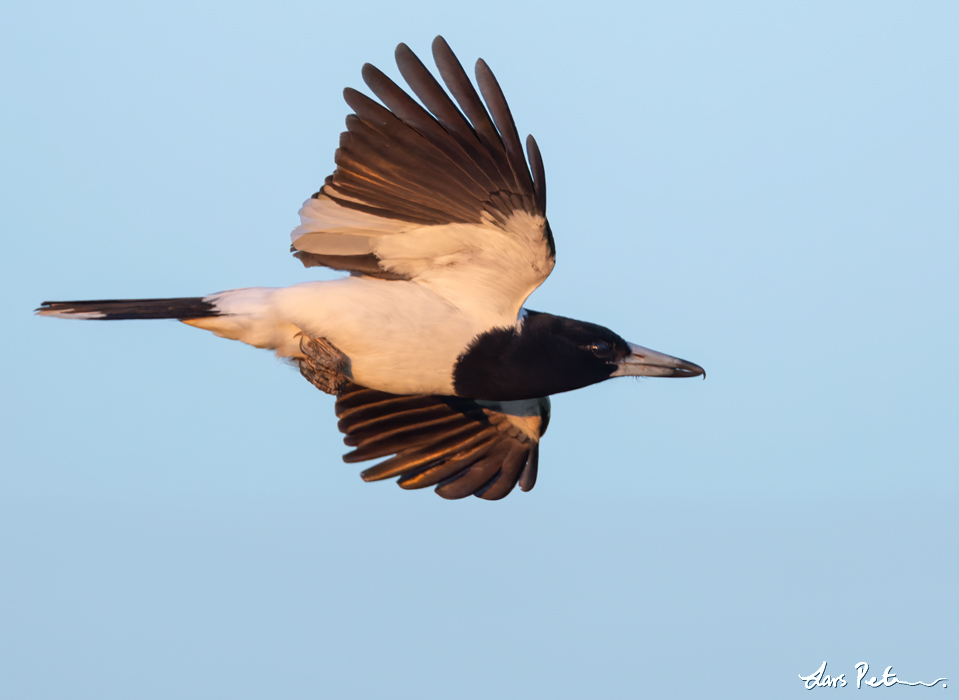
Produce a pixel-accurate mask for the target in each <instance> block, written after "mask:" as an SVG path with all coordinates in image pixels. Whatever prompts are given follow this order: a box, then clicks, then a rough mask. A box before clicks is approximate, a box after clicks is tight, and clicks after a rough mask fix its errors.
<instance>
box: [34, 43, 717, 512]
mask: <svg viewBox="0 0 959 700" xmlns="http://www.w3.org/2000/svg"><path fill="white" fill-rule="evenodd" d="M433 56H434V59H435V61H436V65H437V67H438V69H439V73H440V76H441V78H442V80H443V82H444V83H445V85H446V89H444V88H443V86H442V85H441V84H440V83H439V82H438V81H437V80H436V79H435V78H434V77H433V76H432V74H431V73H430V72H429V71H428V70H427V69H426V67H425V66H424V65H423V64H422V63H421V62H420V60H419V59H418V58H417V57H416V56H415V55H414V54H413V52H412V51H411V50H410V49H409V48H408V47H407V46H406V45H404V44H400V45H399V47H398V48H397V50H396V60H397V64H398V66H399V69H400V73H401V74H402V76H403V78H404V79H405V80H406V82H407V83H408V84H409V86H410V88H411V89H412V91H413V92H414V93H415V94H416V96H417V97H418V98H419V99H420V102H421V103H422V104H420V103H418V102H417V101H416V100H414V99H413V98H412V97H410V96H409V95H408V94H407V93H406V92H404V91H403V90H402V89H401V88H399V87H398V86H397V85H396V84H395V83H393V82H392V81H391V80H390V79H389V78H387V77H386V76H385V75H384V74H383V73H381V72H380V71H379V70H377V69H376V68H374V67H373V66H371V65H369V64H367V65H366V66H364V68H363V79H364V80H365V82H366V84H367V85H368V86H369V88H370V89H371V90H372V91H373V93H374V94H375V95H376V97H378V98H379V99H380V101H381V102H382V104H379V103H377V102H375V101H374V100H372V99H371V98H369V97H366V96H365V95H363V94H361V93H359V92H356V91H355V90H352V89H347V90H346V91H345V92H344V96H345V98H346V101H347V103H348V104H349V106H350V107H351V108H352V109H353V110H354V113H353V114H351V115H350V116H348V117H347V120H346V124H347V131H346V132H344V133H343V134H342V136H341V138H340V147H339V148H338V149H337V151H336V156H335V161H336V170H335V171H334V173H333V174H332V175H331V176H329V177H328V178H327V179H326V182H325V184H324V185H323V186H322V187H321V188H320V190H319V192H317V193H316V194H314V195H313V197H312V198H310V199H309V200H307V201H306V202H305V203H304V205H303V207H302V209H301V210H300V221H301V223H300V225H299V226H298V227H297V228H296V229H295V230H294V231H293V233H292V250H293V253H294V255H295V256H296V257H297V258H298V259H299V260H300V261H301V262H302V263H303V264H304V265H306V266H308V267H310V266H325V267H329V268H333V269H336V270H342V271H346V272H349V273H350V276H349V277H345V278H343V279H339V280H333V281H323V282H310V283H305V284H298V285H294V286H292V287H287V288H262V287H255V288H248V289H237V290H230V291H226V292H220V293H217V294H211V295H209V296H205V297H193V298H183V299H146V300H101V301H81V302H44V304H43V305H42V306H41V307H40V309H38V310H37V311H38V313H39V314H41V315H46V316H60V317H71V318H84V319H100V320H113V319H131V318H176V319H179V320H181V321H183V322H184V323H188V324H190V325H193V326H196V327H198V328H203V329H206V330H210V331H212V332H213V333H215V334H216V335H219V336H222V337H225V338H230V339H234V340H240V341H242V342H245V343H248V344H250V345H253V346H256V347H260V348H268V349H271V350H273V351H275V352H276V354H277V355H278V356H280V357H283V358H289V359H290V360H292V361H294V362H297V363H298V364H299V365H300V368H301V371H302V372H303V374H304V376H306V377H307V378H308V379H310V381H312V382H313V383H314V384H315V385H317V386H318V387H320V388H321V389H323V390H325V391H328V392H330V393H335V394H337V402H336V412H337V416H338V417H339V419H340V422H339V427H340V430H341V431H342V432H344V433H345V434H346V437H345V442H346V444H347V445H349V446H351V447H354V448H355V449H354V451H353V452H351V453H349V454H348V455H346V457H344V459H345V460H346V461H348V462H356V461H363V460H366V459H375V458H381V457H389V459H387V460H386V461H385V462H382V463H380V464H378V465H376V466H374V467H372V468H370V469H368V470H366V471H365V472H364V473H363V477H364V479H367V480H376V479H383V478H389V477H399V483H400V485H401V486H403V487H404V488H418V487H422V486H433V485H437V489H436V490H437V492H438V493H439V494H440V495H441V496H444V497H447V498H459V497H462V496H466V495H470V494H475V495H477V496H481V497H483V498H491V499H492V498H501V497H503V496H505V495H506V494H507V493H509V492H510V490H511V489H512V488H513V487H514V486H515V485H516V484H517V483H518V484H519V485H520V487H521V488H523V489H524V490H528V489H530V488H532V486H533V483H534V482H535V478H536V471H537V461H538V444H539V439H540V437H541V436H542V434H543V432H544V431H545V429H546V425H547V423H548V421H549V399H548V397H549V395H550V394H555V393H559V392H563V391H570V390H572V389H578V388H581V387H584V386H588V385H590V384H594V383H597V382H600V381H603V380H605V379H609V378H611V377H616V376H628V375H633V376H635V375H644V376H665V377H689V376H698V375H702V374H703V370H702V368H700V367H698V366H697V365H694V364H692V363H689V362H686V361H684V360H680V359H678V358H674V357H671V356H669V355H663V354H661V353H657V352H654V351H651V350H647V349H646V348H642V347H640V346H638V345H633V344H631V343H627V342H626V341H625V340H623V339H622V338H621V337H619V336H618V335H616V334H615V333H613V332H612V331H610V330H609V329H606V328H603V327H602V326H597V325H595V324H590V323H585V322H581V321H575V320H572V319H568V318H563V317H559V316H553V315H551V314H545V313H538V312H534V311H529V310H526V309H524V308H523V303H524V302H525V301H526V298H527V297H528V296H529V295H530V294H531V293H532V292H533V290H534V289H536V288H537V287H538V286H539V285H540V284H542V282H543V281H544V280H545V279H546V277H547V276H548V275H549V273H550V272H551V271H552V269H553V265H554V263H555V256H556V248H555V244H554V241H553V236H552V232H551V231H550V227H549V223H548V221H547V219H546V182H545V170H544V168H543V161H542V157H541V156H540V152H539V149H538V147H537V145H536V141H535V140H534V139H533V137H532V136H530V137H529V138H528V139H527V141H526V150H527V154H528V158H529V164H527V159H526V157H525V156H524V154H523V149H522V145H521V143H520V140H519V136H518V134H517V130H516V126H515V124H514V121H513V117H512V115H511V114H510V111H509V107H508V106H507V104H506V100H505V98H504V96H503V93H502V91H501V90H500V87H499V84H498V83H497V82H496V79H495V78H494V77H493V74H492V72H491V71H490V69H489V67H488V66H487V65H486V63H485V62H483V61H482V60H480V61H478V62H477V64H476V78H477V83H478V85H479V89H480V93H481V95H482V99H481V97H480V95H479V94H477V92H476V90H475V88H474V87H473V84H472V83H471V82H470V80H469V78H468V77H467V75H466V73H465V71H464V70H463V68H462V67H461V65H460V63H459V61H458V60H457V59H456V57H455V56H454V55H453V53H452V51H451V50H450V48H449V46H448V45H447V44H446V42H445V41H444V40H443V39H442V38H441V37H437V39H436V40H435V41H434V42H433ZM451 96H452V97H451ZM454 100H455V102H454ZM484 101H485V106H484ZM390 455H392V457H390Z"/></svg>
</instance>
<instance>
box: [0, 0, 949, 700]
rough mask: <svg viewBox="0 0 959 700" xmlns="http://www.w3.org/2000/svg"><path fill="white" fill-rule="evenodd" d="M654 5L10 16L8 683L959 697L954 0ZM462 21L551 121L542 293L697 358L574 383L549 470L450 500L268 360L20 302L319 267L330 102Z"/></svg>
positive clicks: (563, 403)
mask: <svg viewBox="0 0 959 700" xmlns="http://www.w3.org/2000/svg"><path fill="white" fill-rule="evenodd" d="M663 5H664V4H663V3H646V2H640V3H635V2H631V3H621V4H616V3H593V4H590V5H581V4H567V5H554V6H549V7H547V5H546V4H543V3H524V2H495V1H494V2H487V3H484V4H482V5H476V4H470V5H458V4H455V3H438V2H437V3H431V2H421V1H416V0H414V1H413V2H408V3H402V4H400V3H379V2H368V3H363V4H347V3H322V2H314V3H306V2H302V3H295V2H279V3H271V4H270V6H267V5H265V4H264V5H260V4H249V3H243V2H239V3H236V2H235V3H220V4H217V3H203V2H190V3H180V2H163V3H133V4H131V3H108V2H94V3H91V4H78V3H45V2H31V3H21V4H19V5H17V6H13V5H10V6H8V7H7V8H6V9H5V11H4V20H3V22H2V23H0V59H2V63H3V65H4V66H5V70H4V71H2V76H0V81H2V83H0V92H2V94H3V95H4V99H3V108H2V111H0V120H2V130H3V138H2V158H0V162H2V171H0V178H2V180H0V187H2V195H0V201H2V206H3V219H2V220H3V227H4V229H5V235H4V241H5V244H6V251H7V252H6V254H5V255H4V257H3V274H2V275H0V289H2V295H0V314H2V318H3V323H4V328H5V329H6V331H5V334H4V342H3V343H2V344H0V353H2V362H3V367H4V368H5V370H4V372H3V373H2V392H0V431H2V432H0V437H2V448H0V449H2V453H0V459H2V467H0V561H2V562H3V564H2V571H0V589H2V594H0V684H2V686H3V687H4V688H5V690H4V692H3V693H2V694H3V695H4V696H5V697H16V698H65V697H69V698H98V699H102V698H130V697H136V698H171V697H177V698H194V697H195V698H210V697H230V698H262V697H284V698H317V697H321V698H334V697H355V698H418V699H419V698H490V697H501V698H529V697H542V698H587V697H590V698H597V697H656V698H671V697H677V698H685V697H736V698H752V697H755V698H768V697H793V696H797V695H800V694H804V693H807V692H810V691H806V690H804V689H803V687H802V683H801V682H800V681H799V679H798V677H797V676H798V675H799V674H803V675H806V674H809V673H812V672H813V671H814V670H815V669H816V668H817V667H818V666H819V665H820V664H821V663H822V662H823V661H824V660H825V661H828V664H829V666H828V672H830V673H831V674H834V675H838V674H839V673H845V674H846V676H845V677H846V679H847V680H849V681H851V683H850V685H849V686H848V687H846V688H842V689H836V690H828V689H818V690H815V691H811V692H815V693H820V694H822V693H829V694H830V695H843V696H846V695H849V694H851V693H856V692H867V691H866V690H863V691H856V690H855V687H854V680H855V672H854V665H855V664H856V663H857V662H859V661H866V662H868V663H869V664H870V671H869V675H870V676H871V675H881V674H882V670H883V669H884V668H885V667H886V666H888V665H892V666H893V670H894V671H895V672H897V673H898V674H899V675H900V676H901V677H902V679H903V680H907V681H915V680H923V681H931V680H933V679H935V678H936V677H940V676H946V677H949V678H951V679H955V680H954V683H955V684H956V685H953V684H950V685H949V687H948V688H947V689H945V690H943V689H942V687H941V685H940V687H938V688H937V689H935V690H930V689H923V688H903V687H900V688H897V689H895V690H888V689H884V690H868V692H870V693H878V694H882V693H892V694H895V695H897V696H905V695H910V696H912V695H915V696H916V697H919V696H926V695H936V696H937V697H942V696H943V695H944V694H947V693H948V694H950V695H951V694H954V693H955V690H954V687H959V663H957V659H959V641H957V640H959V636H957V634H956V629H957V623H959V606H957V604H956V592H955V591H956V582H957V580H959V564H957V551H959V516H957V514H956V498H957V495H959V473H957V462H959V430H957V426H959V409H957V406H959V401H957V396H959V380H957V370H956V367H955V364H956V359H955V358H956V356H957V352H959V330H957V329H959V324H957V320H959V318H957V311H956V300H957V298H959V274H957V269H959V244H957V234H959V204H957V193H959V129H957V128H956V125H957V124H959V92H957V90H956V87H957V85H959V42H957V41H956V37H957V35H959V6H957V5H956V4H955V3H951V2H938V3H936V2H929V3H922V4H921V6H920V5H918V4H907V3H885V2H860V3H855V2H849V3H841V4H840V3H834V2H804V3H790V4H786V3H775V4H773V3H758V2H756V3H742V2H730V3H695V2H693V3H681V4H680V3H672V4H671V5H672V6H670V7H664V6H663ZM437 33H442V34H443V35H444V36H445V37H446V38H447V39H448V41H449V42H450V44H451V45H452V47H453V49H454V50H455V51H456V52H457V54H458V55H459V57H460V58H461V60H462V61H463V62H464V64H466V65H471V64H472V63H473V61H474V60H475V59H476V58H477V57H480V56H482V57H483V58H485V59H486V60H487V61H488V62H489V64H490V65H491V67H492V68H493V70H494V71H495V72H496V75H497V77H498V78H499V80H500V82H501V84H502V85H503V88H504V90H505V92H506V95H507V97H508V99H509V100H510V104H511V107H512V110H513V113H514V115H515V117H516V119H517V122H518V125H519V129H520V131H521V133H522V134H524V135H525V134H526V133H529V132H532V133H534V134H535V135H536V137H537V140H538V141H539V143H540V146H541V148H542V151H543V154H544V159H545V161H546V167H547V176H548V181H549V197H550V199H549V213H550V221H551V223H552V227H553V230H554V233H555V235H556V241H557V247H558V262H557V266H556V270H555V272H554V273H553V275H552V277H551V278H550V280H549V281H548V282H547V284H546V285H545V286H544V287H543V288H542V289H540V290H538V291H537V292H536V293H535V294H534V295H533V296H532V297H531V299H530V301H529V304H528V305H529V306H530V308H533V309H539V310H548V311H552V312H554V313H559V314H563V315H567V316H572V317H575V318H582V319H587V320H590V321H594V322H597V323H602V324H604V325H608V326H610V327H612V328H613V329H614V330H616V331H617V332H619V333H620V334H621V335H623V336H625V337H627V338H629V339H630V340H632V341H634V342H638V343H641V344H643V345H647V346H649V347H652V348H655V349H657V350H661V351H663V352H667V353H671V354H675V355H679V356H681V357H685V358H688V359H690V360H693V361H695V362H697V363H700V364H702V365H703V366H704V367H706V369H707V370H708V372H709V376H708V379H707V380H706V381H671V380H645V381H636V380H618V381H613V382H608V383H606V384H604V385H600V386H595V387H591V388H589V389H586V390H583V391H579V392H575V393H572V394H567V395H561V396H557V397H555V398H554V400H553V420H552V423H551V425H550V428H549V432H548V433H547V435H546V438H545V440H544V443H543V450H542V457H541V470H540V479H539V483H538V484H537V486H536V489H535V490H534V491H533V492H531V493H529V494H523V493H519V492H517V493H514V494H513V495H511V496H510V497H509V498H507V499H506V500H505V501H501V502H498V503H485V502H481V501H479V500H477V499H469V500H465V501H460V502H452V503H450V502H445V501H443V500H442V499H440V498H438V497H437V496H435V495H433V494H432V493H431V492H430V491H423V492H414V493H406V492H403V491H401V490H400V489H398V488H397V487H396V486H395V485H393V484H390V483H386V484H382V483H381V484H364V483H363V482H362V481H361V480H360V479H359V477H358V471H359V469H358V468H357V467H356V466H351V465H345V464H343V463H342V462H341V461H340V455H341V454H342V453H343V452H344V451H345V450H344V448H343V446H342V444H341V443H340V438H339V435H338V433H337V431H336V421H335V420H334V417H333V414H332V407H333V401H332V399H331V398H329V397H326V396H324V395H321V394H320V393H319V392H317V391H316V390H315V389H313V388H312V387H311V386H310V385H309V384H307V383H306V382H304V381H303V380H302V379H301V378H300V377H299V375H298V374H297V372H296V371H295V370H293V369H290V368H288V367H286V366H285V365H283V364H281V363H278V362H277V361H276V360H274V359H272V358H271V356H270V355H269V354H268V353H265V352H263V351H257V350H254V349H251V348H248V347H245V346H241V345H239V344H237V343H229V342H227V341H224V340H221V339H218V338H215V337H213V336H212V335H210V334H207V333H203V332H200V331H197V330H195V329H192V328H188V327H186V326H183V325H181V324H177V323H175V322H130V323H116V324H95V323H79V322H63V321H55V320H49V319H40V318H35V317H33V316H32V309H33V308H34V307H36V306H37V304H38V303H39V302H41V301H44V300H47V299H53V300H56V299H86V298H89V299H96V298H111V297H114V298H115V297H154V296H190V295H198V294H206V293H211V292H215V291H220V290H223V289H229V288H234V287H242V286H253V285H257V286H259V285H263V286H266V285H288V284H292V283H295V282H298V281H303V280H308V279H314V278H316V277H317V275H324V274H325V275H326V276H327V277H332V276H333V275H332V274H330V273H323V272H320V273H317V272H316V271H315V270H304V269H303V268H301V267H300V265H299V263H297V262H296V261H295V260H294V259H293V258H291V257H290V255H289V254H288V245H289V239H288V233H289V231H290V230H291V229H292V228H293V227H294V226H295V225H296V223H297V218H296V211H297V209H298V207H299V205H300V203H301V202H302V201H303V200H304V199H305V198H306V197H308V196H309V195H310V194H311V193H312V192H314V191H315V189H316V188H317V187H318V185H319V184H321V183H322V181H323V178H324V177H325V176H326V175H327V174H328V173H329V172H331V170H332V168H333V160H332V158H333V150H334V148H335V146H336V144H337V138H338V134H339V132H340V131H341V130H342V128H343V118H344V117H345V115H346V113H347V111H348V109H347V107H346V105H345V104H344V103H343V101H342V98H341V90H342V88H343V87H344V86H347V85H350V86H354V87H362V81H361V79H360V67H361V66H362V64H363V63H364V62H366V61H370V62H372V63H374V64H376V65H377V66H379V67H380V68H382V69H384V70H386V72H387V73H388V74H390V75H392V76H394V77H396V76H397V75H398V73H397V71H396V70H395V67H394V64H393V59H392V51H393V48H394V47H395V45H396V44H397V43H398V42H400V41H405V42H407V43H408V44H409V45H410V46H411V47H412V48H413V50H414V51H416V52H417V53H418V54H419V55H420V56H421V57H422V58H424V59H425V60H427V62H428V63H429V64H430V65H431V61H430V60H429V44H430V41H431V40H432V38H433V36H434V35H435V34H437Z"/></svg>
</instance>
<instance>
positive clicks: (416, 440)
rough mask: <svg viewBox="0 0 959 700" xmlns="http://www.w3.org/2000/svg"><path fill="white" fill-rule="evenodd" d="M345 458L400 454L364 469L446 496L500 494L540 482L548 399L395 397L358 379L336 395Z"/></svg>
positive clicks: (366, 475)
mask: <svg viewBox="0 0 959 700" xmlns="http://www.w3.org/2000/svg"><path fill="white" fill-rule="evenodd" d="M336 415H337V417H338V418H339V419H340V422H339V429H340V431H341V432H343V433H344V434H345V437H344V438H343V442H345V443H346V444H347V445H349V446H350V447H355V448H356V449H354V450H353V451H352V452H349V453H348V454H346V455H344V456H343V461H345V462H362V461H364V460H367V459H375V458H377V457H386V456H388V455H395V456H394V457H391V458H390V459H387V460H385V461H383V462H380V463H379V464H377V465H375V466H373V467H370V468H369V469H367V470H366V471H364V472H363V473H362V477H363V479H364V480H365V481H378V480H380V479H388V478H390V477H397V476H398V477H399V480H398V483H399V485H400V486H401V487H402V488H404V489H418V488H423V487H426V486H436V493H438V494H439V495H440V496H442V497H443V498H463V497H465V496H469V495H470V494H472V495H474V496H478V497H479V498H485V499H487V500H496V499H499V498H503V497H504V496H506V495H507V494H508V493H509V492H510V491H512V490H513V487H515V486H516V484H517V483H518V484H519V487H520V488H521V489H522V490H523V491H529V490H530V489H531V488H533V485H534V484H535V483H536V470H537V465H538V460H539V439H540V437H541V436H542V434H543V433H544V432H546V426H547V424H548V423H549V399H548V398H542V399H532V400H529V401H508V402H500V403H493V402H487V401H473V400H470V399H459V398H455V397H451V396H396V395H394V394H387V393H384V392H382V391H373V390H372V389H367V388H365V387H361V386H359V385H357V384H353V383H352V382H350V383H348V384H347V385H346V386H345V387H344V388H343V389H342V390H341V392H340V394H339V395H338V396H337V399H336Z"/></svg>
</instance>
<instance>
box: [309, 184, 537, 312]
mask: <svg viewBox="0 0 959 700" xmlns="http://www.w3.org/2000/svg"><path fill="white" fill-rule="evenodd" d="M300 219H301V222H302V223H301V224H300V226H299V227H297V228H296V229H295V230H294V231H293V234H292V238H293V245H294V247H295V248H296V249H297V250H302V251H305V252H308V253H317V254H323V255H366V254H369V253H373V254H375V255H376V257H377V258H378V260H379V264H380V266H381V267H382V268H384V269H386V270H389V271H390V272H393V273H396V274H398V275H401V276H403V277H407V278H409V279H410V280H412V281H413V282H415V283H417V284H420V285H422V286H424V287H427V288H428V289H430V291H432V292H433V293H435V294H437V295H439V296H441V297H443V298H444V299H446V300H447V301H449V302H450V303H451V304H453V305H454V306H456V307H457V308H459V309H460V310H461V311H463V312H464V313H466V314H467V315H468V316H470V317H471V318H473V319H474V320H477V321H480V325H482V326H485V327H495V326H512V325H514V324H515V322H516V318H517V314H518V313H519V310H520V308H521V307H522V306H523V302H524V301H526V298H527V297H528V296H529V295H530V294H531V293H532V292H533V290H534V289H536V288H537V287H538V286H539V285H540V284H542V283H543V281H544V280H545V279H546V278H547V276H549V273H550V272H551V271H552V269H553V264H554V260H553V258H552V256H551V255H550V252H549V245H548V243H547V241H546V237H545V235H544V228H545V226H546V219H545V217H543V216H540V215H533V214H529V213H527V212H524V211H514V212H513V213H512V214H511V215H510V217H509V218H508V219H507V220H506V221H505V222H504V223H499V222H498V221H496V220H495V219H494V218H493V217H492V216H490V215H489V214H487V213H485V212H484V213H483V219H484V222H483V223H482V224H462V223H455V224H445V225H439V226H423V225H418V224H412V223H409V222H404V221H398V220H395V219H387V218H383V217H379V216H375V215H372V214H368V213H366V212H362V211H358V210H354V209H349V208H347V207H343V206H340V205H339V204H337V203H336V202H335V201H334V200H332V199H330V198H329V197H326V196H324V195H322V194H321V195H320V196H319V197H317V198H316V199H311V200H308V201H307V202H306V203H305V204H304V205H303V208H302V209H301V210H300ZM396 234H402V235H396Z"/></svg>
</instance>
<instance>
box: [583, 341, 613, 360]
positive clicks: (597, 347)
mask: <svg viewBox="0 0 959 700" xmlns="http://www.w3.org/2000/svg"><path fill="white" fill-rule="evenodd" d="M587 347H588V349H589V351H590V352H591V353H593V354H594V355H596V357H602V358H604V359H605V358H607V357H612V355H613V346H612V345H610V344H609V343H607V342H606V341H605V340H597V341H596V342H594V343H590V344H589V345H588V346H587Z"/></svg>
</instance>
